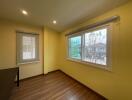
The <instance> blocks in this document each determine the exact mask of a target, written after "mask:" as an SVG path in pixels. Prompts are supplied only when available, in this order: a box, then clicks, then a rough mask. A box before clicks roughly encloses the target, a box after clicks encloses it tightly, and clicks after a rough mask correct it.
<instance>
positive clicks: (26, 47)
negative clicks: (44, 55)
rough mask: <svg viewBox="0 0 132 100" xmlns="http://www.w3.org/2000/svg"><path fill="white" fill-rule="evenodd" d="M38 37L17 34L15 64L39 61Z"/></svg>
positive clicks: (36, 35)
mask: <svg viewBox="0 0 132 100" xmlns="http://www.w3.org/2000/svg"><path fill="white" fill-rule="evenodd" d="M38 38H39V35H38V34H31V33H22V32H18V33H17V64H21V63H28V62H33V61H38V60H39V39H38Z"/></svg>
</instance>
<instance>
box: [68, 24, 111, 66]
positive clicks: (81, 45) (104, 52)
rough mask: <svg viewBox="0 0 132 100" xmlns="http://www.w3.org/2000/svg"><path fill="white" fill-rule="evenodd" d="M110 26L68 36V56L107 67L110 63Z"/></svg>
mask: <svg viewBox="0 0 132 100" xmlns="http://www.w3.org/2000/svg"><path fill="white" fill-rule="evenodd" d="M109 34H110V26H109V25H105V26H100V27H96V28H93V29H90V30H86V31H83V32H80V33H79V34H77V35H76V34H73V35H71V36H69V37H68V45H69V46H68V53H69V56H68V58H69V59H70V60H74V61H79V62H82V63H86V64H92V65H94V66H99V67H103V68H108V67H109V64H110V56H109V55H110V54H109V53H110V52H109V51H110V50H109V49H110V48H109V47H110V43H108V40H109V37H108V35H109Z"/></svg>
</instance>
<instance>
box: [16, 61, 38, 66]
mask: <svg viewBox="0 0 132 100" xmlns="http://www.w3.org/2000/svg"><path fill="white" fill-rule="evenodd" d="M34 63H40V61H29V62H24V63H18V64H17V65H26V64H34Z"/></svg>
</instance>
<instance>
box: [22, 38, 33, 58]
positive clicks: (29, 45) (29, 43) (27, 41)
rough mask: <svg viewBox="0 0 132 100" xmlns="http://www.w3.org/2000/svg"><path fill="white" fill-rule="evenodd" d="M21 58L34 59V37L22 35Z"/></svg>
mask: <svg viewBox="0 0 132 100" xmlns="http://www.w3.org/2000/svg"><path fill="white" fill-rule="evenodd" d="M22 41H23V42H22V43H23V44H22V45H23V60H27V59H35V37H29V36H23V38H22Z"/></svg>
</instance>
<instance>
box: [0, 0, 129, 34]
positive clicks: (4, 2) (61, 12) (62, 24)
mask: <svg viewBox="0 0 132 100" xmlns="http://www.w3.org/2000/svg"><path fill="white" fill-rule="evenodd" d="M127 1H129V0H0V17H1V18H6V19H10V20H14V21H20V22H24V23H27V24H32V25H39V26H48V27H51V28H53V29H55V30H57V31H63V30H65V29H67V28H69V27H71V26H73V25H75V24H77V23H80V22H82V21H85V20H86V19H87V20H88V19H90V18H93V17H95V16H97V15H100V14H102V13H104V12H106V11H108V10H110V9H112V8H115V7H117V6H119V5H121V4H123V3H125V2H127ZM21 9H25V10H27V11H28V13H29V15H28V16H24V15H22V13H21V12H20V10H21ZM53 20H57V24H56V25H53V24H52V21H53Z"/></svg>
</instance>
